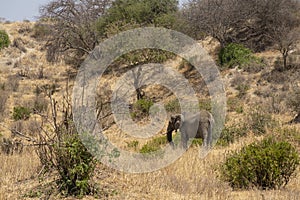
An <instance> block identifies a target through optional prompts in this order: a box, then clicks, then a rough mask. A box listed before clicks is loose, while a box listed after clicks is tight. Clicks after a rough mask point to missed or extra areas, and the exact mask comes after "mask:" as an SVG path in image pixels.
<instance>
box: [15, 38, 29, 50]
mask: <svg viewBox="0 0 300 200" xmlns="http://www.w3.org/2000/svg"><path fill="white" fill-rule="evenodd" d="M12 46H13V47H16V48H18V49H19V50H20V51H22V52H24V53H26V52H27V49H26V47H25V44H24V41H23V40H22V38H20V37H18V38H16V39H14V41H13V44H12Z"/></svg>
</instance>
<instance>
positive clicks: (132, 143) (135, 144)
mask: <svg viewBox="0 0 300 200" xmlns="http://www.w3.org/2000/svg"><path fill="white" fill-rule="evenodd" d="M126 143H127V147H128V148H133V149H134V150H137V147H138V145H139V141H137V140H133V141H130V142H126Z"/></svg>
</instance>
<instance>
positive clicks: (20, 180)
mask: <svg viewBox="0 0 300 200" xmlns="http://www.w3.org/2000/svg"><path fill="white" fill-rule="evenodd" d="M0 163H1V164H0V199H1V200H6V199H7V200H10V199H12V200H13V199H22V196H24V193H26V188H27V187H28V184H31V183H30V180H31V179H33V178H35V177H36V175H37V173H38V167H39V165H40V163H39V159H38V158H37V156H36V155H35V153H34V152H24V153H23V154H21V155H20V154H16V155H12V156H7V155H4V154H0Z"/></svg>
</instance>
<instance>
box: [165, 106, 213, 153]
mask: <svg viewBox="0 0 300 200" xmlns="http://www.w3.org/2000/svg"><path fill="white" fill-rule="evenodd" d="M213 124H214V118H213V116H212V114H211V113H210V112H208V111H206V110H201V111H199V112H197V113H194V114H192V113H183V114H177V115H173V116H171V119H170V121H169V124H168V127H167V140H168V142H169V143H170V145H171V146H173V147H174V143H173V141H172V132H173V131H174V130H175V131H177V130H178V129H179V131H180V135H181V144H182V147H183V148H185V149H186V148H187V142H188V140H189V139H190V138H202V139H203V146H204V147H210V146H211V145H212V128H213Z"/></svg>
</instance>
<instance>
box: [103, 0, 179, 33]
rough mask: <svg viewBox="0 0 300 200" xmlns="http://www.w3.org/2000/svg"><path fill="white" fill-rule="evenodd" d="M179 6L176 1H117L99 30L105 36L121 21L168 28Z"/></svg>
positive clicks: (104, 18)
mask: <svg viewBox="0 0 300 200" xmlns="http://www.w3.org/2000/svg"><path fill="white" fill-rule="evenodd" d="M177 4H178V2H177V1H176V0H152V1H148V0H116V1H114V2H113V3H112V6H111V7H110V8H109V9H108V11H107V13H106V15H105V16H104V17H101V18H100V19H99V21H98V23H97V29H98V31H99V33H100V34H105V30H106V28H107V27H108V26H110V24H113V23H115V22H121V21H123V22H125V23H127V24H131V23H133V24H134V23H135V24H139V26H149V25H156V24H157V25H159V24H160V25H167V26H168V25H169V23H170V22H171V21H172V16H173V15H172V14H173V13H175V12H176V11H177V10H178V8H177ZM167 21H168V23H166V22H167Z"/></svg>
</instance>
